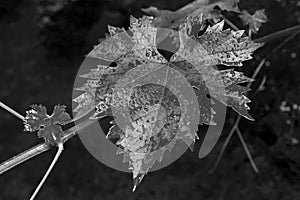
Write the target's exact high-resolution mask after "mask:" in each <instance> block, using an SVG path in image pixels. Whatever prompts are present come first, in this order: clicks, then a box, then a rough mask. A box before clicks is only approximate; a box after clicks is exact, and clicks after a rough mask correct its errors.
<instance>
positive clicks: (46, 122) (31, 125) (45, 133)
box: [24, 105, 72, 145]
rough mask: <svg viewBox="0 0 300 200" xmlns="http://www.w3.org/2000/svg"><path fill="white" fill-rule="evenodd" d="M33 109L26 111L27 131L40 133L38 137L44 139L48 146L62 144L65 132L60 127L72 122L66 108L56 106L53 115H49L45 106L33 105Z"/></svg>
mask: <svg viewBox="0 0 300 200" xmlns="http://www.w3.org/2000/svg"><path fill="white" fill-rule="evenodd" d="M31 108H32V109H31V110H29V111H26V117H25V119H24V126H25V131H29V132H35V131H38V133H37V134H38V137H42V138H43V139H44V140H45V142H46V143H48V144H51V145H55V144H57V143H61V142H62V141H61V137H62V134H63V130H62V128H61V126H60V125H65V124H68V123H69V122H71V120H72V119H71V117H70V115H69V114H68V113H67V112H66V107H65V106H63V105H56V106H55V107H54V109H53V113H52V114H51V115H48V114H47V109H46V107H45V106H43V105H32V106H31Z"/></svg>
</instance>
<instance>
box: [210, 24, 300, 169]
mask: <svg viewBox="0 0 300 200" xmlns="http://www.w3.org/2000/svg"><path fill="white" fill-rule="evenodd" d="M294 30H295V29H294ZM299 33H300V29H297V32H295V33H293V34H292V35H291V36H289V37H288V38H287V39H285V40H284V41H283V42H281V43H280V44H279V45H278V46H277V47H275V48H274V49H273V50H272V51H271V52H270V53H269V54H268V55H267V56H266V57H265V58H264V59H262V60H261V61H260V63H259V65H258V66H257V68H256V70H255V71H254V73H253V75H252V77H251V78H252V79H255V78H256V77H257V75H258V74H259V72H260V71H261V69H262V67H263V66H264V64H265V62H266V60H267V58H269V57H270V56H271V55H272V54H274V53H275V52H276V51H278V50H279V49H280V48H281V47H283V46H284V45H285V44H286V43H287V42H289V41H290V40H292V39H293V38H294V37H295V36H296V35H298V34H299ZM252 83H253V82H250V83H248V85H247V87H251V85H252ZM240 120H241V116H240V115H239V116H238V117H237V118H236V120H235V123H234V125H233V127H232V128H231V130H230V132H229V134H228V136H227V137H226V140H225V142H224V144H223V146H222V149H221V152H220V153H219V155H218V158H217V161H216V162H215V164H214V166H213V167H212V169H211V170H210V171H209V173H212V172H214V171H215V170H216V169H217V167H218V165H219V163H220V161H221V158H222V157H223V154H224V152H225V150H226V148H227V146H228V143H229V141H230V139H231V137H232V135H233V133H234V132H235V131H239V128H238V125H239V122H240ZM237 129H238V130H237ZM239 138H240V140H241V138H242V140H241V142H242V144H243V147H244V150H245V152H246V153H247V155H248V153H250V152H249V150H248V148H247V145H246V143H245V142H244V139H243V136H242V134H240V136H239ZM248 157H249V156H248ZM251 158H252V157H251ZM249 159H250V158H249ZM250 162H253V163H254V161H253V159H250ZM253 163H251V165H252V167H253V170H254V171H255V172H256V171H258V169H257V167H256V165H255V163H254V164H253Z"/></svg>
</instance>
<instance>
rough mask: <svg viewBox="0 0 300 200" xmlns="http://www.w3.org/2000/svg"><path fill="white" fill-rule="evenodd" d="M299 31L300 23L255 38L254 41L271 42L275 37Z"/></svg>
mask: <svg viewBox="0 0 300 200" xmlns="http://www.w3.org/2000/svg"><path fill="white" fill-rule="evenodd" d="M299 31H300V25H297V26H293V27H290V28H287V29H284V30H281V31H278V32H275V33H271V34H269V35H266V36H263V37H261V38H257V39H254V40H253V41H254V42H258V43H266V42H270V41H272V40H275V39H278V38H281V37H284V36H287V35H291V34H294V33H297V32H299Z"/></svg>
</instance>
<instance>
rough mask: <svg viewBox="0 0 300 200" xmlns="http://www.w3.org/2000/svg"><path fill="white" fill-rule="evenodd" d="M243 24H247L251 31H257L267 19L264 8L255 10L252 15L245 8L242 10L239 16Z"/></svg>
mask: <svg viewBox="0 0 300 200" xmlns="http://www.w3.org/2000/svg"><path fill="white" fill-rule="evenodd" d="M239 17H240V18H241V19H242V22H243V24H244V25H249V29H250V30H251V31H252V32H253V33H255V34H256V33H257V32H258V31H259V29H260V27H261V26H262V24H263V23H266V22H267V21H268V17H267V16H266V14H265V10H264V9H262V10H257V11H255V13H254V14H253V15H251V14H249V13H248V11H247V10H243V11H242V13H241V14H240V16H239Z"/></svg>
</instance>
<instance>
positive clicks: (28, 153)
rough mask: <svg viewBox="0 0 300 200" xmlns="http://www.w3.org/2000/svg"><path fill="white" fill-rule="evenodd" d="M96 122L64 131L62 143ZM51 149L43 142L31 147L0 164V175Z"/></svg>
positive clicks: (90, 120) (82, 124)
mask: <svg viewBox="0 0 300 200" xmlns="http://www.w3.org/2000/svg"><path fill="white" fill-rule="evenodd" d="M95 121H96V120H92V119H89V120H86V121H84V122H81V123H80V124H78V125H76V126H73V127H72V128H70V129H67V130H65V131H64V134H63V136H62V141H63V143H65V142H66V141H68V140H69V139H70V138H72V137H73V136H75V135H76V134H77V133H78V132H79V131H81V130H83V129H84V128H86V127H88V126H89V125H91V124H92V123H94V122H95ZM50 148H51V146H50V145H48V144H46V143H45V142H43V143H41V144H38V145H36V146H33V147H32V148H30V149H27V150H25V151H23V152H21V153H20V154H18V155H16V156H14V157H12V158H10V159H8V160H6V161H4V162H3V163H1V164H0V175H1V174H3V173H4V172H6V171H8V170H10V169H12V168H14V167H16V166H18V165H19V164H21V163H23V162H25V161H27V160H29V159H31V158H33V157H35V156H37V155H39V154H41V153H43V152H45V151H48V150H49V149H50Z"/></svg>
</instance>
